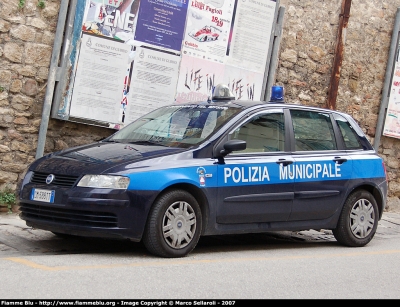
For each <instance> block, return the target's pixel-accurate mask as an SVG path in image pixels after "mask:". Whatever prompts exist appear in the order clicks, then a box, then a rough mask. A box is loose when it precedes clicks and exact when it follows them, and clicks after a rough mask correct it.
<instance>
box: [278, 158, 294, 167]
mask: <svg viewBox="0 0 400 307" xmlns="http://www.w3.org/2000/svg"><path fill="white" fill-rule="evenodd" d="M276 163H278V164H282V165H283V166H287V165H289V164H292V163H293V161H292V160H286V159H279V160H278V161H276Z"/></svg>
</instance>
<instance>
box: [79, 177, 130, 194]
mask: <svg viewBox="0 0 400 307" xmlns="http://www.w3.org/2000/svg"><path fill="white" fill-rule="evenodd" d="M129 181H130V180H129V178H128V177H123V176H109V175H85V176H83V177H82V179H81V180H80V181H79V183H78V187H88V188H101V189H123V190H125V189H126V188H128V186H129Z"/></svg>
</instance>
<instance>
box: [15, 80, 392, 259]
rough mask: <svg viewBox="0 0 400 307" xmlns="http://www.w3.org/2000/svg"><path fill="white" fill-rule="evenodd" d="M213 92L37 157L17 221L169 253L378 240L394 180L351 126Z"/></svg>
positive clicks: (311, 111) (335, 115) (342, 119)
mask: <svg viewBox="0 0 400 307" xmlns="http://www.w3.org/2000/svg"><path fill="white" fill-rule="evenodd" d="M278 92H279V91H278ZM214 93H215V95H214V98H213V100H212V101H204V102H196V103H186V104H173V105H169V106H165V107H161V108H159V109H157V110H155V111H152V112H150V113H149V114H147V115H145V116H143V117H141V118H139V119H138V120H136V121H134V122H133V123H131V124H130V125H128V126H126V127H125V128H123V129H121V130H120V131H118V132H116V133H114V134H113V135H111V136H110V137H108V138H106V139H104V140H102V141H100V142H97V143H94V144H90V145H84V146H79V147H75V148H71V149H66V150H63V151H60V152H55V153H51V154H49V155H47V156H44V157H42V158H40V159H38V160H36V161H35V162H33V163H32V164H31V165H30V167H29V169H28V171H27V173H26V176H25V177H24V179H23V182H22V184H21V190H20V194H19V197H20V209H21V218H22V219H24V220H25V221H26V223H27V225H28V226H32V227H34V228H38V229H44V230H48V231H52V232H53V233H55V234H57V235H63V234H64V235H65V234H68V235H76V236H90V237H108V238H123V239H130V240H133V241H141V240H143V243H144V245H145V246H146V248H147V249H148V251H149V252H150V253H152V254H154V255H157V256H161V257H183V256H186V255H187V254H189V253H190V252H191V251H192V250H193V249H194V247H195V246H196V244H197V242H198V240H199V237H200V236H209V235H222V234H239V233H240V234H243V233H262V232H265V231H275V230H276V231H282V230H291V231H296V230H298V231H299V230H308V229H331V230H332V231H333V234H334V236H335V238H336V240H337V241H338V242H339V243H341V244H343V245H346V246H364V245H366V244H368V243H369V242H370V241H371V239H372V238H373V236H374V234H375V232H376V229H377V226H378V221H379V220H380V218H381V217H382V213H383V211H384V208H385V205H386V195H387V177H386V171H385V165H384V163H383V160H382V159H381V158H380V157H379V156H378V154H377V153H376V151H375V150H374V149H373V147H372V146H371V144H370V143H369V142H368V140H367V139H366V137H365V135H364V134H363V132H362V130H361V129H360V127H359V126H358V125H357V123H356V122H355V121H354V119H352V118H351V117H350V116H349V115H347V114H344V113H341V112H336V111H332V110H326V109H320V108H313V107H306V106H300V105H295V104H287V103H283V102H278V103H276V102H270V103H266V102H253V101H237V100H233V97H231V93H230V91H229V89H228V88H227V87H226V86H223V85H218V86H217V87H216V89H215V92H214ZM279 100H282V99H279Z"/></svg>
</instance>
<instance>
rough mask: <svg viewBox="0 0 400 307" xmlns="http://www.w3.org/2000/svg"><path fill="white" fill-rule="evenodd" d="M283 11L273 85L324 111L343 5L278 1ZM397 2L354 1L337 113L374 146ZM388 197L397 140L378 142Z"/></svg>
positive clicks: (336, 0)
mask: <svg viewBox="0 0 400 307" xmlns="http://www.w3.org/2000/svg"><path fill="white" fill-rule="evenodd" d="M280 4H281V6H284V7H285V19H284V30H283V38H282V42H281V47H280V57H279V59H280V60H279V65H278V70H277V75H276V82H277V84H279V85H283V86H284V88H285V98H286V100H287V101H293V102H296V103H301V104H306V105H313V106H319V107H326V106H327V105H326V103H327V92H328V88H329V83H330V78H331V69H332V65H333V58H334V52H335V46H336V40H337V32H338V26H339V14H340V13H341V6H342V0H323V1H318V0H308V1H298V0H281V2H280ZM398 7H400V1H399V0H383V1H382V0H369V1H365V0H353V1H352V2H351V10H350V18H349V23H348V27H347V30H346V35H345V42H344V57H343V62H342V69H341V72H340V75H341V77H340V83H339V89H338V97H337V102H336V109H337V110H339V111H343V112H346V113H349V114H351V115H352V116H353V117H354V118H355V119H356V120H357V121H358V122H359V124H360V126H361V127H362V129H363V130H364V132H365V133H366V135H367V136H368V139H369V140H370V141H371V143H373V142H374V138H375V130H376V124H377V119H378V115H379V110H380V103H381V94H382V88H383V84H384V81H385V80H384V79H385V73H386V64H387V61H388V54H389V48H390V44H391V36H392V30H393V25H394V21H395V17H396V12H397V8H398ZM379 153H380V155H381V156H382V157H383V158H384V160H385V162H386V167H387V172H388V177H389V196H397V197H399V196H400V178H399V175H400V172H399V169H398V168H399V157H400V140H398V139H394V138H388V137H382V138H381V146H380V147H379Z"/></svg>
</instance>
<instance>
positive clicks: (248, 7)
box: [227, 0, 276, 72]
mask: <svg viewBox="0 0 400 307" xmlns="http://www.w3.org/2000/svg"><path fill="white" fill-rule="evenodd" d="M275 7H276V2H273V1H265V0H264V1H238V2H237V8H236V13H235V16H234V20H233V21H232V23H233V33H232V41H231V43H230V45H229V46H228V52H227V56H228V59H227V64H230V65H232V66H236V67H240V68H245V69H247V70H252V71H257V72H264V70H265V65H266V61H267V56H268V49H269V44H270V38H271V31H272V25H273V22H274V15H275Z"/></svg>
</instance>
